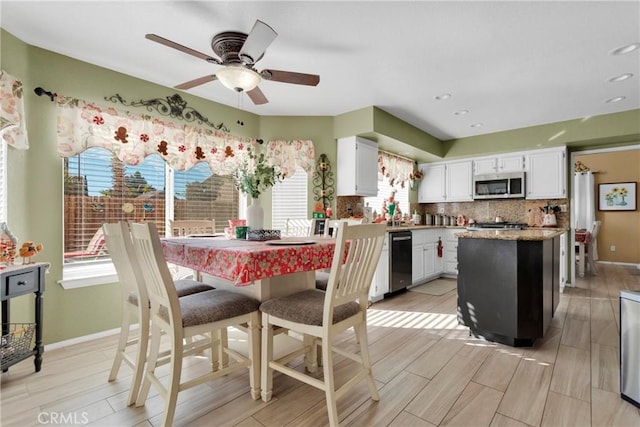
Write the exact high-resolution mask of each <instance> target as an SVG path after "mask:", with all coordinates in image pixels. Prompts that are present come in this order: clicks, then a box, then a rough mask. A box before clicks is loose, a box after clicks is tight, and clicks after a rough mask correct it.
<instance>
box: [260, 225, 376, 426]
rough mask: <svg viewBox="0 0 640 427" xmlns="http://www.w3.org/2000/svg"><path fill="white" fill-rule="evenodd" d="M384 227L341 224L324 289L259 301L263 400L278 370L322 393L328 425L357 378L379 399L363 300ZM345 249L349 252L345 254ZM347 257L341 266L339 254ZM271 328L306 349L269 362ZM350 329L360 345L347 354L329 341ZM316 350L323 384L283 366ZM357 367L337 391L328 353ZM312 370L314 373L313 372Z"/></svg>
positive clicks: (333, 421)
mask: <svg viewBox="0 0 640 427" xmlns="http://www.w3.org/2000/svg"><path fill="white" fill-rule="evenodd" d="M385 231H386V225H384V224H364V225H359V226H357V227H352V226H349V225H348V224H341V225H340V227H339V228H338V235H337V237H336V247H335V252H334V254H333V261H332V266H331V273H330V277H329V285H328V287H327V290H326V292H323V291H320V290H317V289H312V290H306V291H302V292H298V293H295V294H292V295H288V296H285V297H281V298H276V299H272V300H269V301H266V302H263V303H262V304H261V305H260V311H262V373H261V374H262V377H261V384H262V400H263V401H265V402H267V401H269V400H270V399H271V397H272V389H273V371H274V370H276V371H279V372H281V373H283V374H285V375H289V376H291V377H293V378H296V379H298V380H300V381H303V382H305V383H307V384H309V385H312V386H314V387H316V388H319V389H321V390H324V392H325V396H326V401H327V409H328V412H329V424H330V425H331V426H337V425H338V412H337V405H336V399H338V398H340V397H341V396H343V395H345V394H346V392H347V391H348V390H349V389H350V388H351V387H353V386H354V385H356V384H357V383H358V382H359V381H360V380H362V379H366V380H367V382H368V385H369V391H370V393H371V398H372V399H373V400H379V396H378V390H377V389H376V386H375V383H374V381H373V375H372V372H371V362H370V360H369V350H368V343H367V329H366V326H367V299H368V295H369V287H370V286H371V280H372V279H373V274H374V271H375V269H376V265H377V263H378V260H379V259H380V253H381V251H382V245H383V241H384V235H385ZM347 248H348V250H347ZM345 250H347V257H346V261H345V262H344V264H343V263H342V261H343V259H344V253H345ZM274 326H275V327H282V328H286V329H288V330H291V331H297V332H300V333H301V334H303V336H305V340H304V342H305V344H306V345H305V346H303V348H301V349H298V350H295V351H293V352H292V353H290V354H288V355H286V356H284V357H282V358H280V359H278V360H273V335H274ZM351 327H353V328H354V329H355V331H356V336H357V338H358V342H359V344H360V352H359V353H352V352H348V351H346V350H344V349H339V348H337V347H334V346H333V338H334V337H335V336H336V335H338V334H340V333H342V332H343V331H344V330H346V329H348V328H351ZM318 346H321V348H322V364H323V374H324V376H323V380H321V379H317V378H315V377H312V376H310V375H306V374H304V373H302V372H300V371H297V370H295V369H293V368H291V367H289V366H287V365H286V364H287V363H288V362H289V361H291V360H293V359H294V358H296V357H298V356H300V355H302V354H305V355H306V357H307V360H308V361H310V362H311V363H315V359H316V357H315V355H316V351H317V348H318ZM334 351H335V352H336V353H338V354H340V355H341V356H344V357H347V358H349V359H352V360H354V361H356V362H358V363H360V365H361V368H360V370H359V371H358V373H357V374H356V375H354V377H353V378H351V379H350V380H348V381H347V382H346V383H345V384H344V385H343V386H342V387H340V388H339V389H338V390H336V389H335V384H334V378H333V366H334V363H333V352H334ZM312 370H313V369H312Z"/></svg>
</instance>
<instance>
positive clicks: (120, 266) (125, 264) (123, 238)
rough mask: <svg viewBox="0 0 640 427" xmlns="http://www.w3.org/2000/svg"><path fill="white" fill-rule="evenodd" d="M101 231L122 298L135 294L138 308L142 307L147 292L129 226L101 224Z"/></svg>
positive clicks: (124, 224)
mask: <svg viewBox="0 0 640 427" xmlns="http://www.w3.org/2000/svg"><path fill="white" fill-rule="evenodd" d="M102 230H104V239H105V240H106V245H107V248H108V249H109V254H110V255H111V260H112V261H113V265H114V266H115V268H116V273H117V274H118V281H119V282H120V286H121V294H122V298H123V299H124V300H127V299H128V298H129V295H130V294H131V293H135V294H136V295H137V300H138V306H140V307H144V306H145V304H144V301H148V297H147V290H146V288H145V286H144V277H143V276H142V272H141V271H140V270H139V269H138V268H137V265H138V262H137V257H136V253H135V249H134V248H133V242H132V241H131V233H130V232H129V226H128V225H127V223H126V222H119V223H115V224H103V225H102ZM134 266H135V267H134ZM146 306H148V304H146Z"/></svg>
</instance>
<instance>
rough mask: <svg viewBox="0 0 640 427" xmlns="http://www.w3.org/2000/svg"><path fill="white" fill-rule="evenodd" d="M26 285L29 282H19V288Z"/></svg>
mask: <svg viewBox="0 0 640 427" xmlns="http://www.w3.org/2000/svg"><path fill="white" fill-rule="evenodd" d="M26 284H27V282H25V281H24V280H21V281H19V282H18V286H25V285H26Z"/></svg>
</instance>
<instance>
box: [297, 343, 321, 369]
mask: <svg viewBox="0 0 640 427" xmlns="http://www.w3.org/2000/svg"><path fill="white" fill-rule="evenodd" d="M302 345H303V346H304V348H306V349H307V351H306V352H305V354H304V365H305V369H306V370H307V372H312V373H313V372H316V371H317V370H318V362H320V363H321V362H322V359H321V358H320V357H318V356H319V354H318V346H317V345H316V344H315V337H313V336H311V335H307V334H304V335H303V336H302ZM318 359H320V360H318Z"/></svg>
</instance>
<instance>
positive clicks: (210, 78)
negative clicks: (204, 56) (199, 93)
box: [174, 74, 217, 90]
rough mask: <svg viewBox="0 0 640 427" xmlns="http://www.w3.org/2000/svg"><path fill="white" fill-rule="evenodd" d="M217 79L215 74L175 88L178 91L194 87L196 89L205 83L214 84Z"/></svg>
mask: <svg viewBox="0 0 640 427" xmlns="http://www.w3.org/2000/svg"><path fill="white" fill-rule="evenodd" d="M216 79H217V77H216V75H215V74H211V75H209V76H204V77H200V78H197V79H193V80H189V81H188V82H184V83H182V84H179V85H178V86H174V88H176V89H183V90H184V89H191V88H192V87H196V86H200V85H202V84H205V83H209V82H212V81H214V80H216Z"/></svg>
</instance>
